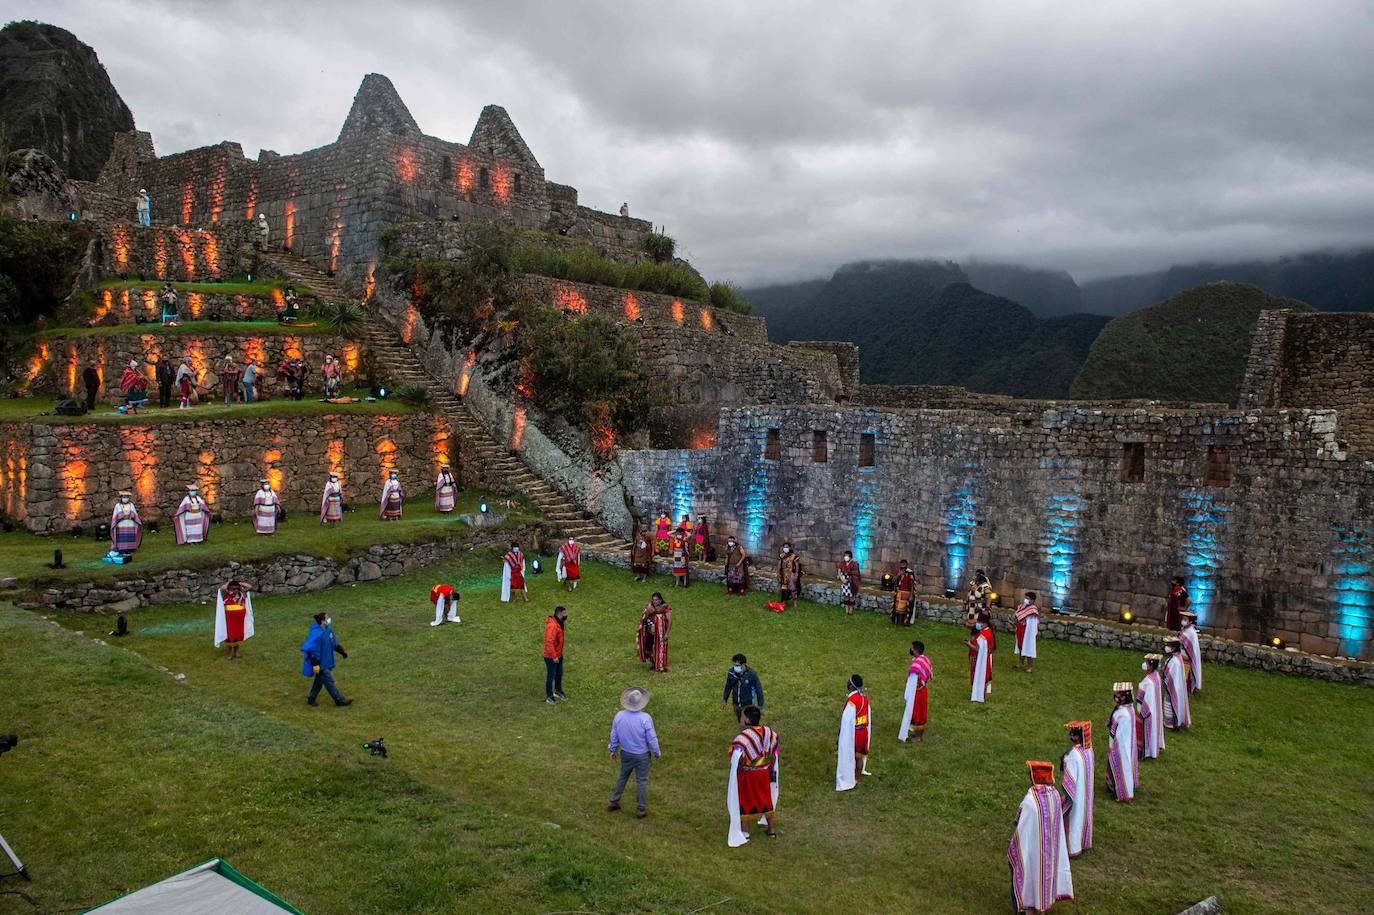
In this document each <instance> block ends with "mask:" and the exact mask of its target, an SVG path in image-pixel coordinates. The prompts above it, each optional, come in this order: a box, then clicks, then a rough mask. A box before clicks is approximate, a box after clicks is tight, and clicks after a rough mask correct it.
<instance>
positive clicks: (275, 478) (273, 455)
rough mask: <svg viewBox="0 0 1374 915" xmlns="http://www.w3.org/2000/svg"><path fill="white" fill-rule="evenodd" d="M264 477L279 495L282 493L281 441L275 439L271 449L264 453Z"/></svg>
mask: <svg viewBox="0 0 1374 915" xmlns="http://www.w3.org/2000/svg"><path fill="white" fill-rule="evenodd" d="M262 475H263V476H264V477H266V478H267V482H268V485H270V486H271V487H272V488H273V489H274V490H276V491H277V492H278V493H280V492H281V491H282V479H283V477H282V471H281V439H280V438H277V437H274V438H273V439H272V441H271V442H270V443H269V447H268V449H267V450H266V451H264V452H263V453H262Z"/></svg>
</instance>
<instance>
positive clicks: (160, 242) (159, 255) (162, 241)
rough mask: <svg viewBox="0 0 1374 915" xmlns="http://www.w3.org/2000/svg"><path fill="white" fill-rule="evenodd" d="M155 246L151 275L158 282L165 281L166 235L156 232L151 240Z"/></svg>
mask: <svg viewBox="0 0 1374 915" xmlns="http://www.w3.org/2000/svg"><path fill="white" fill-rule="evenodd" d="M153 244H154V246H155V248H154V251H153V275H154V276H156V277H157V278H158V279H160V280H165V279H167V235H166V233H164V232H158V233H157V237H156V238H154V239H153Z"/></svg>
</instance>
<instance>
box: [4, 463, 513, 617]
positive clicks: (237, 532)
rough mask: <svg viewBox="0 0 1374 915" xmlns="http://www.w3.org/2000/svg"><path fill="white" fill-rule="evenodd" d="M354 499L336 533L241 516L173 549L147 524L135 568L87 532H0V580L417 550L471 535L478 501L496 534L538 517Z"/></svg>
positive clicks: (309, 521) (423, 497)
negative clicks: (59, 563)
mask: <svg viewBox="0 0 1374 915" xmlns="http://www.w3.org/2000/svg"><path fill="white" fill-rule="evenodd" d="M374 489H375V487H374ZM357 496H358V497H357V498H355V499H352V500H350V502H349V508H350V511H349V512H348V513H347V514H346V515H345V516H344V520H343V521H342V522H341V523H340V524H339V525H338V526H337V527H328V526H326V525H322V524H320V522H319V514H318V511H310V510H305V511H292V512H288V513H287V516H286V519H285V520H284V521H283V522H281V523H280V524H278V526H277V532H276V533H275V534H272V535H270V536H269V535H265V534H259V533H256V532H255V531H254V530H253V525H252V523H251V521H249V520H248V518H247V517H244V518H242V519H234V520H232V521H221V522H219V523H216V524H212V525H211V527H210V538H209V540H207V541H206V542H205V543H199V544H186V545H178V544H177V542H176V536H175V535H174V534H173V532H172V524H171V522H170V521H164V522H161V523H158V525H157V527H158V530H157V531H156V532H154V531H152V530H151V527H152V525H151V524H149V525H147V526H146V527H145V529H144V536H143V545H142V546H140V547H139V550H138V552H137V553H135V554H134V561H133V562H132V563H131V564H129V565H124V566H120V565H112V564H110V563H107V562H102V561H101V557H102V556H103V555H104V554H105V552H106V551H107V550H108V549H109V541H108V540H107V539H105V538H100V539H96V538H95V537H94V536H93V534H94V531H93V530H87V531H86V532H84V535H83V536H81V537H73V536H71V535H70V534H54V535H51V536H48V537H40V536H37V535H34V534H30V533H27V532H25V531H18V530H15V531H9V532H4V533H0V577H8V576H14V577H15V578H18V579H19V580H20V582H21V583H22V584H23V585H24V586H25V587H28V588H30V589H33V590H35V591H39V590H42V589H43V588H44V587H47V586H52V585H62V584H72V583H73V582H93V583H96V584H99V583H101V582H109V581H113V580H114V579H115V578H136V577H141V576H143V575H147V574H152V573H156V572H162V571H166V570H168V569H209V568H215V567H217V566H222V565H224V564H225V563H226V562H228V561H229V560H230V559H232V560H234V561H236V562H256V561H260V560H265V559H271V558H273V557H275V556H287V555H296V554H308V555H310V556H315V557H317V558H321V559H325V558H332V559H337V560H340V561H342V560H345V559H348V558H351V557H353V556H358V555H361V554H363V553H364V552H366V551H367V548H368V547H370V546H372V545H374V544H381V543H415V544H418V543H429V542H432V541H435V540H443V539H444V538H445V537H450V536H459V537H461V536H462V535H464V534H466V533H467V532H468V531H469V530H470V528H469V527H468V525H467V524H466V523H465V522H463V521H460V520H459V518H458V515H459V514H462V513H476V512H477V511H478V506H479V505H480V504H481V503H483V502H486V503H487V504H488V505H489V506H490V507H491V509H492V511H497V512H500V513H502V514H504V515H506V519H505V521H503V522H502V524H501V525H500V526H499V527H498V528H497V529H501V528H506V527H515V526H518V525H520V524H522V523H525V522H527V521H533V520H537V519H538V518H539V517H540V515H539V513H538V511H537V510H536V509H535V508H534V507H533V506H531V504H530V503H529V502H528V501H526V500H525V499H521V498H516V499H511V500H510V501H511V503H512V504H511V506H510V507H507V506H506V504H505V501H506V500H507V499H509V498H510V497H507V496H499V497H498V496H496V495H493V494H492V493H488V492H482V491H480V490H466V491H464V492H461V493H459V495H458V501H457V505H456V507H455V509H454V511H453V512H452V513H449V514H440V513H439V512H437V511H435V509H434V492H433V490H432V489H430V490H428V491H424V492H417V493H415V494H413V495H411V496H410V497H409V498H407V500H406V507H405V514H404V517H403V518H402V519H401V520H400V521H383V520H381V519H380V518H378V517H377V501H376V497H377V493H376V492H374V491H371V490H369V491H366V492H359V493H358V494H357ZM498 499H500V500H501V501H499V502H498ZM58 549H60V550H61V551H62V553H63V564H64V565H65V568H62V569H53V568H51V563H52V559H53V550H58Z"/></svg>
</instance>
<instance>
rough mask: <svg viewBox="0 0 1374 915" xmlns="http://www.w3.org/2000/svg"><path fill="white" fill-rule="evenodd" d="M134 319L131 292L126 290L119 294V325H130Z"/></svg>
mask: <svg viewBox="0 0 1374 915" xmlns="http://www.w3.org/2000/svg"><path fill="white" fill-rule="evenodd" d="M133 319H134V310H133V306H131V305H130V304H129V290H127V289H125V290H123V291H122V292H120V294H119V323H121V324H128V323H130V322H132V321H133Z"/></svg>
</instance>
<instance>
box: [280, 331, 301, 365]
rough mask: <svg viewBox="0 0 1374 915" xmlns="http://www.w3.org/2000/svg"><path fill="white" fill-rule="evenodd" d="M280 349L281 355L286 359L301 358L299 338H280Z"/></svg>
mask: <svg viewBox="0 0 1374 915" xmlns="http://www.w3.org/2000/svg"><path fill="white" fill-rule="evenodd" d="M281 351H282V355H284V356H285V357H286V358H287V359H299V358H301V338H300V337H294V336H291V337H286V338H285V339H284V340H282V345H281Z"/></svg>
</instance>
